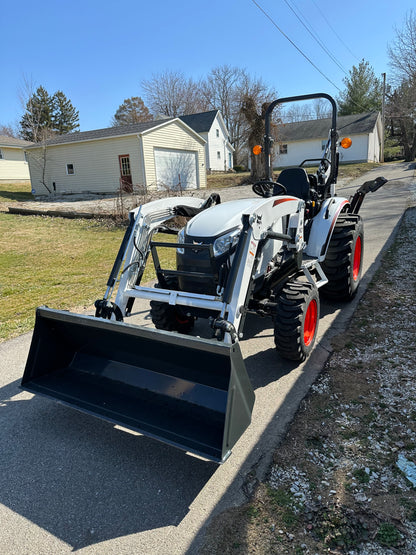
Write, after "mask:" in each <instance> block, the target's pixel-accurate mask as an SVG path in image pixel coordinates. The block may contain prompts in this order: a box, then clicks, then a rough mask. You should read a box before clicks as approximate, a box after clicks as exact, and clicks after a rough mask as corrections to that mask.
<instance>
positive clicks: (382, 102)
mask: <svg viewBox="0 0 416 555" xmlns="http://www.w3.org/2000/svg"><path fill="white" fill-rule="evenodd" d="M381 76H382V77H383V98H382V101H381V149H380V162H384V126H385V107H386V74H385V73H382V74H381Z"/></svg>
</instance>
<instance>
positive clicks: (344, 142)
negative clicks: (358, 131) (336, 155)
mask: <svg viewBox="0 0 416 555" xmlns="http://www.w3.org/2000/svg"><path fill="white" fill-rule="evenodd" d="M351 145H352V141H351V139H350V138H349V137H344V138H343V139H342V141H341V146H342V148H350V146H351Z"/></svg>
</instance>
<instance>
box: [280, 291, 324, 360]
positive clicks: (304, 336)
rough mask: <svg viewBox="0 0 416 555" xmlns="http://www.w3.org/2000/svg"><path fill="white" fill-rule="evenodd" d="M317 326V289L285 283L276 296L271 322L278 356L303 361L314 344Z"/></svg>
mask: <svg viewBox="0 0 416 555" xmlns="http://www.w3.org/2000/svg"><path fill="white" fill-rule="evenodd" d="M318 323H319V294H318V289H317V288H316V286H315V285H312V284H311V283H307V282H302V281H293V282H288V283H287V284H286V285H285V286H284V288H283V289H282V291H281V293H280V295H279V299H278V304H277V309H276V314H275V320H274V341H275V345H276V349H277V352H278V353H279V354H280V355H281V356H282V357H283V358H288V359H290V360H297V361H303V360H305V359H306V358H307V357H308V356H309V355H310V353H311V351H312V349H313V346H314V344H315V339H316V334H317V331H318Z"/></svg>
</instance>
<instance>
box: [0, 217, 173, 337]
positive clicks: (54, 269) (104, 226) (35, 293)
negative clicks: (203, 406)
mask: <svg viewBox="0 0 416 555" xmlns="http://www.w3.org/2000/svg"><path fill="white" fill-rule="evenodd" d="M123 235H124V229H123V228H120V227H115V226H110V227H109V226H108V223H103V222H101V221H97V220H69V219H64V218H51V217H47V216H45V217H44V216H16V215H13V214H2V213H0V302H1V311H0V341H4V340H6V339H10V338H11V337H15V336H17V335H20V334H22V333H25V332H27V331H30V330H31V329H32V328H33V325H34V318H35V309H36V307H37V306H40V305H47V306H49V307H51V308H57V309H63V310H69V309H73V308H74V307H80V306H86V307H88V306H91V305H92V304H93V302H94V301H95V300H96V299H97V298H102V296H103V295H104V293H105V290H106V283H107V279H108V276H109V274H110V271H111V268H112V267H113V263H114V260H115V257H116V255H117V252H118V249H119V246H120V243H121V240H122V238H123ZM172 237H173V236H171V235H160V236H159V237H158V239H159V240H162V241H172V240H173V239H174V237H173V239H172ZM166 251H167V252H168V253H169V254H167V253H166ZM171 251H173V249H165V254H164V256H162V253H161V262H162V266H163V265H164V264H165V265H168V264H169V263H170V261H169V258H168V259H167V258H166V257H174V256H175V254H174V252H171ZM153 277H154V270H153V264H148V267H147V268H146V272H145V275H144V281H149V280H150V279H152V278H153Z"/></svg>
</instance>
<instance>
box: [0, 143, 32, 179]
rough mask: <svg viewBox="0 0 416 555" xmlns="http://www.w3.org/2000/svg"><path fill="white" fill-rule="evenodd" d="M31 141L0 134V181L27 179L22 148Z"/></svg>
mask: <svg viewBox="0 0 416 555" xmlns="http://www.w3.org/2000/svg"><path fill="white" fill-rule="evenodd" d="M32 144H33V143H31V142H29V141H23V140H22V139H15V138H14V137H7V136H6V135H0V183H13V182H20V181H29V179H30V175H29V166H28V163H27V161H26V156H25V151H24V149H25V148H26V147H28V146H30V145H32Z"/></svg>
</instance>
